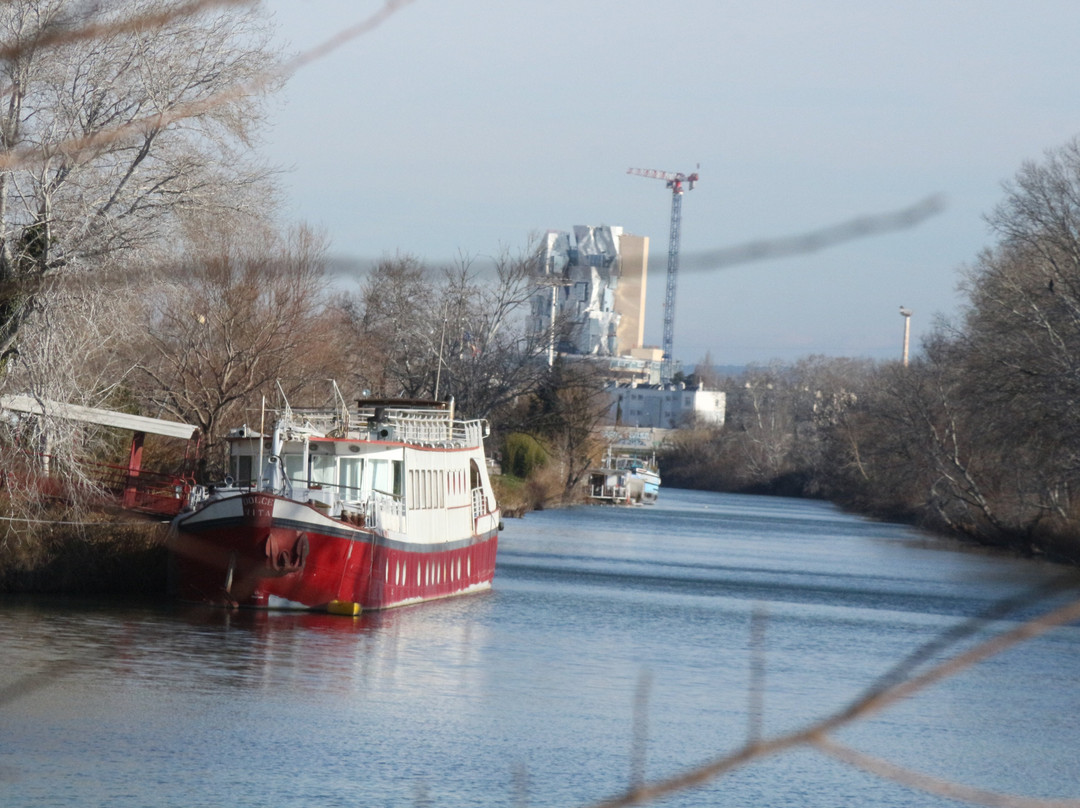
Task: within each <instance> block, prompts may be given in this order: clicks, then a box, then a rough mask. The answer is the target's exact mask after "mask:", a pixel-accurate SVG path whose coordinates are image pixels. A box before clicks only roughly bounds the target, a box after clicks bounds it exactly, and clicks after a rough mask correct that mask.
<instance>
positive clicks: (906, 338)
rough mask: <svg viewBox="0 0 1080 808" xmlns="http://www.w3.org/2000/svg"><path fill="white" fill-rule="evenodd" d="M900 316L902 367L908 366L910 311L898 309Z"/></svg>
mask: <svg viewBox="0 0 1080 808" xmlns="http://www.w3.org/2000/svg"><path fill="white" fill-rule="evenodd" d="M900 316H901V317H903V318H904V367H907V364H908V342H909V340H910V339H911V310H910V309H905V308H904V307H903V306H901V307H900Z"/></svg>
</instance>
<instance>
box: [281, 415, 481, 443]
mask: <svg viewBox="0 0 1080 808" xmlns="http://www.w3.org/2000/svg"><path fill="white" fill-rule="evenodd" d="M291 414H292V418H293V420H294V421H296V422H297V423H299V424H303V425H304V426H308V427H310V428H311V429H314V430H316V431H318V432H321V433H322V434H324V435H328V436H331V437H349V436H351V435H354V434H356V433H357V432H365V431H368V430H370V431H376V430H378V429H379V428H380V427H385V428H390V429H392V434H393V440H398V441H402V442H404V443H420V444H440V445H453V446H462V447H465V446H479V445H481V443H482V442H483V439H484V438H485V437H486V435H487V421H485V420H483V419H476V420H471V421H459V420H453V418H452V416H451V413H450V412H449V411H448V410H445V409H434V408H432V409H426V408H421V407H407V408H406V407H401V408H398V407H392V406H391V407H362V408H360V409H358V410H352V411H350V412H349V413H348V414H347V416H346V414H344V413H343V412H342V411H341V410H306V409H305V410H298V409H294V410H292V411H291ZM388 437H389V434H388Z"/></svg>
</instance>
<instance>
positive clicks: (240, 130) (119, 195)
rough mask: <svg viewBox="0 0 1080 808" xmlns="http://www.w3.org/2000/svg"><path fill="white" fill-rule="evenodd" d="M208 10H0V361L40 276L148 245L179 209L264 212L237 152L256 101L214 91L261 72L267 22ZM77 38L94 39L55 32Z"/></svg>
mask: <svg viewBox="0 0 1080 808" xmlns="http://www.w3.org/2000/svg"><path fill="white" fill-rule="evenodd" d="M207 5H208V4H205V3H195V4H187V5H186V8H184V9H181V11H182V12H183V13H176V12H175V10H174V11H173V13H170V9H175V7H174V6H173V4H170V3H168V2H166V0H115V2H110V3H105V4H95V5H93V6H88V5H87V4H85V3H82V2H77V0H11V1H10V2H6V3H4V4H3V5H0V36H2V37H3V39H4V41H5V45H6V49H5V52H6V54H7V58H6V59H4V60H3V62H2V64H0V92H2V94H3V104H2V105H0V149H2V150H3V153H4V154H5V155H6V156H8V157H11V156H12V155H15V156H17V159H8V160H6V161H5V163H4V166H3V168H2V169H0V354H3V353H6V352H7V351H8V350H10V349H11V347H12V346H13V344H14V343H15V340H16V339H17V337H18V335H19V331H20V328H21V327H22V325H23V323H24V322H25V321H26V318H27V316H28V315H29V314H30V313H31V311H32V310H33V306H34V304H35V301H37V299H38V298H39V295H40V292H41V291H42V286H41V282H42V280H43V279H44V278H47V277H50V276H53V275H56V274H58V273H72V272H78V271H86V270H93V269H97V268H99V267H101V266H102V265H103V264H105V263H106V262H108V261H109V260H110V256H114V255H116V254H118V253H131V252H133V251H136V250H139V249H146V248H149V247H151V246H154V245H157V244H161V243H162V241H163V240H166V239H169V238H171V237H174V236H175V234H176V226H177V224H178V223H179V222H181V221H183V220H184V218H185V217H187V216H190V215H195V214H197V213H199V212H205V211H208V210H214V211H217V212H218V213H220V214H225V213H236V212H237V211H242V210H245V209H251V210H255V208H256V205H257V204H265V199H266V198H267V193H266V190H265V188H264V185H263V184H264V181H265V180H266V177H267V171H266V170H265V169H264V168H263V167H261V166H259V165H258V164H257V163H255V162H254V161H253V160H252V159H251V157H250V152H249V147H250V145H251V142H252V138H253V136H254V130H255V126H256V125H257V124H258V122H259V121H260V117H261V115H260V105H259V102H258V99H257V97H255V96H253V95H252V94H248V93H236V94H234V95H226V94H225V93H224V91H225V89H226V88H230V87H236V86H241V85H244V84H245V83H251V82H252V79H253V78H254V77H256V76H263V75H265V74H266V73H267V71H268V69H269V68H270V67H271V65H272V64H273V63H274V61H275V55H274V53H273V52H272V51H271V50H270V48H269V32H268V28H267V27H266V25H265V23H264V22H263V21H262V18H261V17H260V15H259V13H258V11H257V10H256V9H255V8H254V7H252V6H248V7H246V8H239V7H231V8H229V9H227V10H214V9H209V8H207ZM151 19H152V20H153V22H152V23H150V22H147V23H146V24H136V23H137V22H138V21H139V20H151ZM125 21H134V22H133V23H132V24H130V25H125V24H123V23H124V22H125ZM79 29H92V30H94V31H95V32H96V35H95V36H92V37H81V36H75V35H73V36H69V37H65V36H57V35H56V34H57V32H58V31H59V32H64V31H72V30H73V31H76V32H77V31H78V30H79ZM209 98H218V99H219V100H218V101H217V102H215V103H214V104H208V105H206V106H204V107H202V108H199V109H198V111H197V112H195V111H191V105H192V104H193V103H196V102H198V101H200V100H204V99H209ZM180 108H186V109H188V110H189V112H188V113H187V114H185V116H184V117H182V118H179V117H176V116H170V115H171V113H173V112H175V111H176V110H178V109H180ZM133 124H137V125H136V126H133ZM110 133H122V136H121V135H119V134H117V135H114V136H107V137H103V136H102V135H103V134H104V135H108V134H110ZM256 188H258V189H260V192H259V193H258V194H255V193H253V191H254V190H255V189H256Z"/></svg>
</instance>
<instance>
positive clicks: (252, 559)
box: [170, 492, 498, 610]
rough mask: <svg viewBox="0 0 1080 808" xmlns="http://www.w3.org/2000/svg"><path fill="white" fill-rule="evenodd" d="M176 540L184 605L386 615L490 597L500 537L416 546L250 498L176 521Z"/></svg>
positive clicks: (312, 509)
mask: <svg viewBox="0 0 1080 808" xmlns="http://www.w3.org/2000/svg"><path fill="white" fill-rule="evenodd" d="M173 528H174V529H173V532H172V535H171V537H170V549H171V551H172V558H173V565H174V571H175V588H176V592H177V594H178V595H179V597H181V598H182V599H185V600H193V601H202V602H210V603H218V604H222V605H237V606H252V607H261V608H297V609H300V608H303V609H326V608H330V607H331V604H335V603H347V604H353V603H355V604H359V606H360V608H361V609H364V610H372V609H386V608H391V607H394V606H401V605H405V604H409V603H418V602H421V601H425V600H434V599H437V598H445V597H451V596H454V595H460V594H465V593H468V592H474V591H478V590H482V589H487V588H490V586H491V582H492V579H493V577H494V574H495V556H496V550H497V546H498V533H497V531H496V530H490V531H487V532H484V533H478V534H475V535H472V536H468V537H464V538H461V539H458V540H436V541H428V542H418V541H415V540H411V539H403V538H392V537H390V536H387V535H384V534H383V532H382V531H379V530H377V529H374V528H368V527H364V526H362V525H359V524H353V523H351V522H348V521H345V520H342V519H335V518H331V517H330V516H328V515H326V514H325V513H323V512H322V511H321V510H320V509H319V508H317V507H316V506H314V505H312V504H308V503H300V502H296V501H293V500H289V499H287V498H285V497H281V496H277V495H274V494H268V493H261V492H260V493H256V492H245V493H238V494H236V495H233V496H227V497H222V498H221V499H218V500H215V501H213V502H211V503H209V504H207V505H206V506H204V507H203V508H200V509H199V510H198V511H195V512H193V513H191V514H185V515H182V516H180V517H178V518H177V519H176V520H175V521H174V523H173Z"/></svg>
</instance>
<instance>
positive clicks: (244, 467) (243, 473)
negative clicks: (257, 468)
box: [229, 455, 254, 487]
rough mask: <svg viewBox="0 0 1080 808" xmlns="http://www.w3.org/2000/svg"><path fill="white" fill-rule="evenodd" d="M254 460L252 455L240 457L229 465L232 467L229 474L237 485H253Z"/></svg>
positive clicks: (235, 458)
mask: <svg viewBox="0 0 1080 808" xmlns="http://www.w3.org/2000/svg"><path fill="white" fill-rule="evenodd" d="M253 459H254V458H253V457H252V456H251V455H238V456H236V457H234V458H233V459H232V463H230V464H229V465H230V467H231V468H230V469H229V472H230V473H231V474H232V477H233V480H235V481H236V484H237V485H239V486H242V487H243V486H249V485H251V483H252V479H251V467H252V462H251V461H252V460H253Z"/></svg>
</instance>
